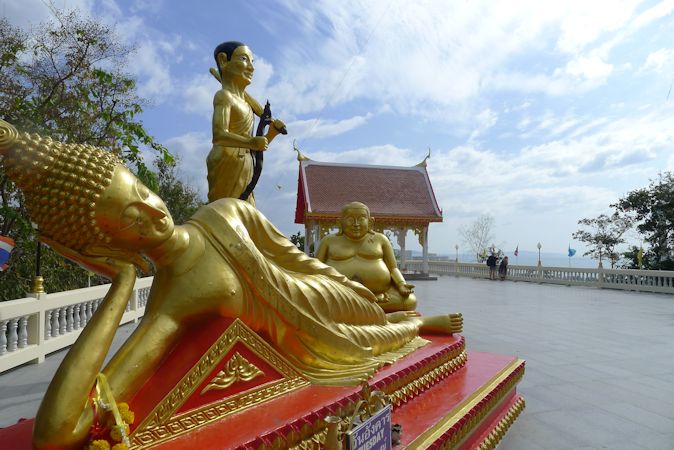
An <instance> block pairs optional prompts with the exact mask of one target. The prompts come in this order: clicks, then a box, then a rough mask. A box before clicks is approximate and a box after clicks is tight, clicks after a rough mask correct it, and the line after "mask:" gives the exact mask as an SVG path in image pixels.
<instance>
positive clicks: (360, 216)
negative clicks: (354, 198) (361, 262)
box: [338, 202, 373, 240]
mask: <svg viewBox="0 0 674 450" xmlns="http://www.w3.org/2000/svg"><path fill="white" fill-rule="evenodd" d="M372 221H373V220H372V218H371V217H370V208H368V207H367V205H365V204H364V203H361V202H351V203H347V204H346V205H344V206H343V207H342V215H341V217H340V219H339V225H340V232H339V233H338V234H342V235H345V236H346V237H348V238H349V239H353V240H360V239H362V238H364V237H365V236H366V235H367V234H368V233H372V232H373V231H372V225H373V224H372Z"/></svg>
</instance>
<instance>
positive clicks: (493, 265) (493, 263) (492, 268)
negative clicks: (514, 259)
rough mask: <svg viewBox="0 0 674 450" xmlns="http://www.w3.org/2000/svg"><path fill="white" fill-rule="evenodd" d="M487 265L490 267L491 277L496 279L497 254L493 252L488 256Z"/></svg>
mask: <svg viewBox="0 0 674 450" xmlns="http://www.w3.org/2000/svg"><path fill="white" fill-rule="evenodd" d="M487 266H488V267H489V279H490V280H495V279H496V255H495V254H494V253H493V252H491V253H489V257H488V258H487Z"/></svg>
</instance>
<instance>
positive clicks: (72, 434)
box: [33, 263, 136, 449]
mask: <svg viewBox="0 0 674 450" xmlns="http://www.w3.org/2000/svg"><path fill="white" fill-rule="evenodd" d="M113 269H114V270H115V271H116V274H114V275H113V276H112V285H111V286H110V289H109V290H108V293H107V294H106V296H105V298H104V299H103V301H102V302H101V304H100V306H99V307H98V309H96V312H95V314H94V315H93V317H92V318H91V320H90V321H89V323H87V326H86V327H85V328H84V330H83V331H82V334H80V336H79V338H78V339H77V341H76V342H75V344H74V345H73V346H72V347H71V348H70V351H69V352H68V354H67V355H66V357H65V358H64V359H63V362H62V363H61V365H60V366H59V368H58V370H57V371H56V375H54V378H53V379H52V382H51V383H50V384H49V387H48V388H47V392H46V394H45V396H44V398H43V400H42V404H41V405H40V408H39V410H38V412H37V416H36V417H35V425H34V428H33V445H34V447H35V448H38V449H42V448H59V449H71V448H72V449H75V448H82V447H83V445H84V444H85V443H86V440H87V439H88V437H89V428H90V427H91V424H92V421H93V412H92V408H91V404H90V398H89V395H90V393H91V390H92V388H93V386H94V383H95V380H96V375H98V373H99V371H100V370H101V366H102V365H103V361H104V360H105V356H106V354H107V352H108V350H109V348H110V345H111V344H112V339H113V338H114V336H115V332H116V331H117V328H118V327H119V322H120V320H121V318H122V315H123V314H124V310H125V308H126V304H127V301H128V300H129V297H130V296H131V293H132V291H133V285H134V282H135V280H136V271H135V269H134V267H133V266H132V265H131V264H128V263H114V266H113Z"/></svg>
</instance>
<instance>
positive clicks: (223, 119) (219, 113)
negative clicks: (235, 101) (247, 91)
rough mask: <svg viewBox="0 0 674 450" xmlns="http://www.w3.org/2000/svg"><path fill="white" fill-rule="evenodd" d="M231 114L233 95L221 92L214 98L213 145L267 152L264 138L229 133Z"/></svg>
mask: <svg viewBox="0 0 674 450" xmlns="http://www.w3.org/2000/svg"><path fill="white" fill-rule="evenodd" d="M231 113H232V98H231V95H229V94H228V93H226V92H225V91H224V90H219V91H218V92H217V93H216V94H215V97H214V98H213V122H212V126H213V144H214V145H221V146H223V147H239V148H249V149H252V150H266V149H267V138H265V137H262V136H247V135H240V134H236V133H232V132H231V131H229V124H230V119H231Z"/></svg>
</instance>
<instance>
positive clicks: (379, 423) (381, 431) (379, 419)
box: [346, 405, 391, 450]
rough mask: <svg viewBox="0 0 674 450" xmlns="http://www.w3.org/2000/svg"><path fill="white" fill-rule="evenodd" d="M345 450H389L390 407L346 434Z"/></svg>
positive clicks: (387, 406) (386, 407) (384, 408)
mask: <svg viewBox="0 0 674 450" xmlns="http://www.w3.org/2000/svg"><path fill="white" fill-rule="evenodd" d="M347 438H348V439H347V441H346V449H347V450H391V405H386V406H385V407H383V408H382V409H380V410H379V411H377V412H376V413H374V414H373V415H372V417H370V418H369V419H367V420H366V421H365V422H363V423H361V424H360V425H358V426H357V427H356V428H354V429H353V430H351V431H350V432H348V433H347Z"/></svg>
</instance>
